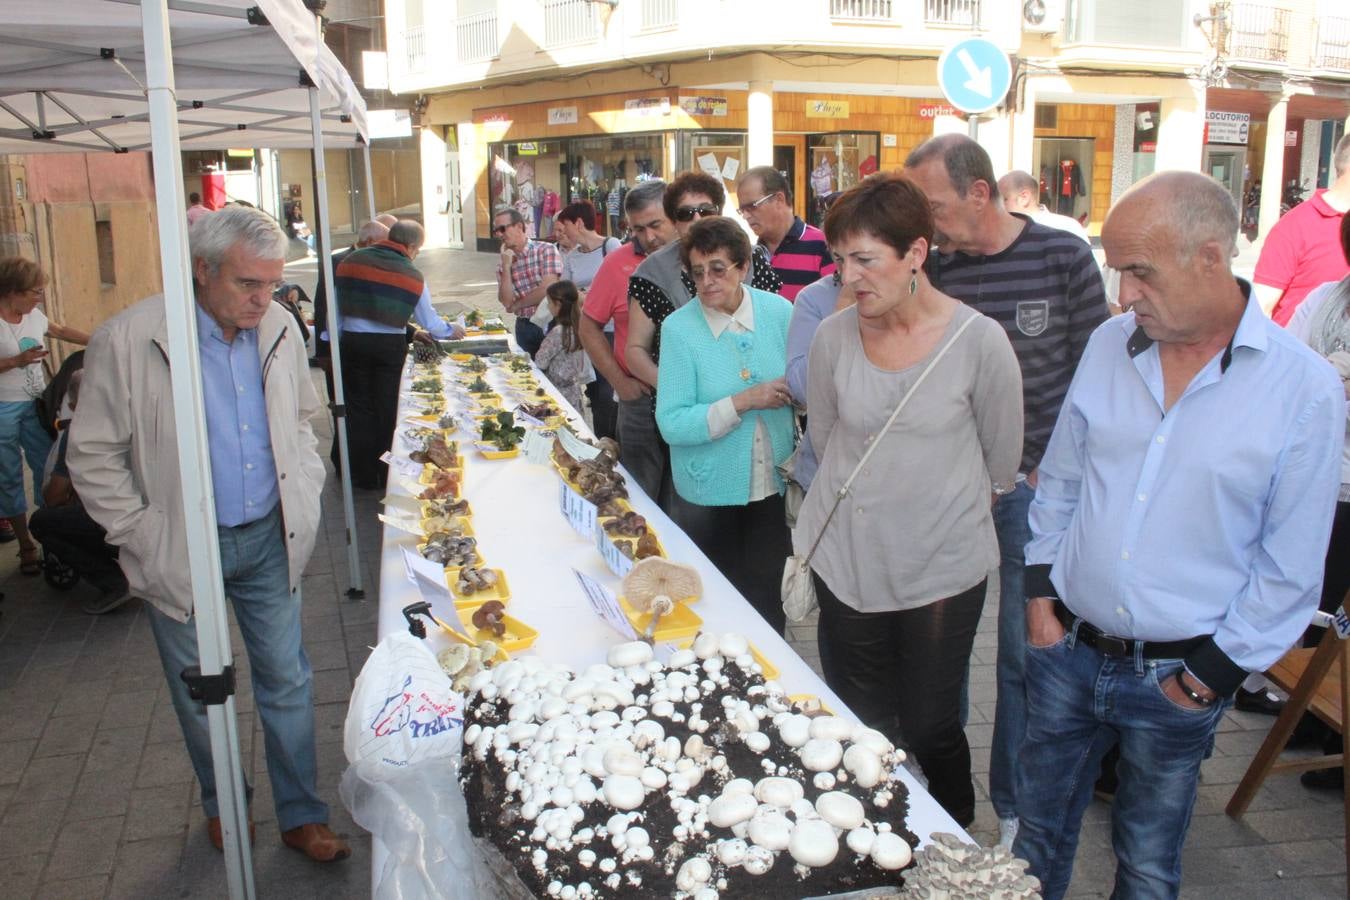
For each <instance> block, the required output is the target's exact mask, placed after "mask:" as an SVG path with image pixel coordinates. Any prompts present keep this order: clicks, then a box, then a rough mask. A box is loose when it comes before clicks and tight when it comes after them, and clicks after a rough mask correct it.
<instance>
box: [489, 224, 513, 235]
mask: <svg viewBox="0 0 1350 900" xmlns="http://www.w3.org/2000/svg"><path fill="white" fill-rule="evenodd" d="M510 227H511V226H510V225H498V226H496V227H494V228H493V229H492V233H493V234H506V230H507V229H508V228H510Z"/></svg>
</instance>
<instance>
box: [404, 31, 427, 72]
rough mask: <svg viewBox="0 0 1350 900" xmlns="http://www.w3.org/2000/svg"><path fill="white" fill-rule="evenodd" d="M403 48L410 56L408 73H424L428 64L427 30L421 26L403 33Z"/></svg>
mask: <svg viewBox="0 0 1350 900" xmlns="http://www.w3.org/2000/svg"><path fill="white" fill-rule="evenodd" d="M403 46H404V49H405V51H406V52H407V54H408V71H409V72H420V71H422V69H424V68H425V67H426V62H427V31H426V28H425V27H423V26H421V25H414V26H413V27H411V28H409V29H408V30H407V31H405V32H403Z"/></svg>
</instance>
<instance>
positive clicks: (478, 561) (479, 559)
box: [417, 541, 492, 600]
mask: <svg viewBox="0 0 1350 900" xmlns="http://www.w3.org/2000/svg"><path fill="white" fill-rule="evenodd" d="M426 545H427V542H426V541H422V542H421V543H420V544H418V545H417V552H418V554H419V555H420V554H421V553H422V550H423V549H425V547H426ZM470 565H471V566H473V567H474V568H475V569H480V568H482V567H483V554H481V553H479V552H478V548H477V547H476V546H475V547H474V548H473V562H471V563H470ZM451 568H453V569H454V570H455V571H456V572H458V571H459V568H460V567H459V566H452V567H449V568H447V569H446V570H445V571H447V572H449V571H450V569H451ZM488 599H489V600H490V599H492V598H490V597H489V598H488Z"/></svg>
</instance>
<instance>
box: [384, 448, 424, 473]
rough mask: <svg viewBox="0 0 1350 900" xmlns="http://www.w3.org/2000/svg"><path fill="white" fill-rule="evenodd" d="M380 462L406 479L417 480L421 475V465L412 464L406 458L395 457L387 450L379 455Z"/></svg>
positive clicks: (417, 463)
mask: <svg viewBox="0 0 1350 900" xmlns="http://www.w3.org/2000/svg"><path fill="white" fill-rule="evenodd" d="M380 462H382V463H384V464H385V465H386V466H388V467H389V468H391V469H393V470H394V471H395V472H397V473H398V474H400V475H403V476H405V477H407V478H413V479H416V478H419V477H421V475H422V463H420V462H413V461H412V460H411V459H408V458H407V457H406V456H395V455H394V454H392V453H390V452H389V451H388V450H386V451H384V453H382V454H381V455H380Z"/></svg>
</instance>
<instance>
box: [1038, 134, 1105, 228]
mask: <svg viewBox="0 0 1350 900" xmlns="http://www.w3.org/2000/svg"><path fill="white" fill-rule="evenodd" d="M1095 143H1096V141H1095V139H1093V138H1090V137H1089V138H1081V137H1042V138H1036V142H1035V144H1034V145H1033V148H1032V160H1031V164H1032V167H1033V169H1034V174H1035V175H1036V178H1037V180H1038V181H1039V182H1040V199H1041V205H1042V206H1044V207H1045V208H1046V209H1048V210H1050V212H1053V213H1059V214H1060V215H1061V216H1068V217H1069V218H1071V219H1077V220H1078V221H1079V222H1081V223H1083V224H1084V225H1086V224H1087V221H1088V217H1089V216H1090V214H1091V212H1092V155H1093V146H1094V144H1095Z"/></svg>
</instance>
